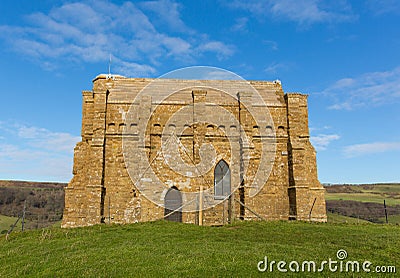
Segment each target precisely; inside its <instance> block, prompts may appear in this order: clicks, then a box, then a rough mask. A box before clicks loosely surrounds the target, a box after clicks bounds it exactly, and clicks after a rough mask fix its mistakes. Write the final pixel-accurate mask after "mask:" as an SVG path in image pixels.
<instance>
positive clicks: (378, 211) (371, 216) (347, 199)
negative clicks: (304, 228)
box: [325, 183, 400, 224]
mask: <svg viewBox="0 0 400 278" xmlns="http://www.w3.org/2000/svg"><path fill="white" fill-rule="evenodd" d="M325 189H326V195H325V199H326V204H327V212H328V221H329V219H331V220H332V221H334V222H340V221H342V220H343V221H344V222H354V221H355V220H357V221H360V220H366V221H371V222H375V223H385V222H386V217H385V208H384V201H385V202H386V211H387V214H388V222H389V223H393V224H395V223H400V184H398V183H393V184H390V183H381V184H360V185H346V184H345V185H327V186H325ZM338 216H344V217H350V218H352V219H348V218H338ZM335 217H336V218H335Z"/></svg>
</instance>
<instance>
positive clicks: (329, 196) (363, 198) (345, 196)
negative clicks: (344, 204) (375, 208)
mask: <svg viewBox="0 0 400 278" xmlns="http://www.w3.org/2000/svg"><path fill="white" fill-rule="evenodd" d="M325 199H326V200H351V201H357V202H371V203H378V204H383V200H386V204H387V205H388V206H394V205H400V199H397V198H391V197H389V196H387V195H380V194H374V193H369V192H365V193H364V192H363V193H326V194H325Z"/></svg>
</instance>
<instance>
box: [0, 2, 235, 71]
mask: <svg viewBox="0 0 400 278" xmlns="http://www.w3.org/2000/svg"><path fill="white" fill-rule="evenodd" d="M147 13H153V14H154V13H155V14H156V15H157V16H153V17H149V16H148V14H147ZM25 19H26V21H25V22H26V24H25V25H22V24H20V25H19V26H9V25H2V26H0V38H2V39H3V40H4V41H6V42H7V43H8V45H9V46H10V47H11V49H12V50H13V51H16V52H18V53H21V54H22V55H25V57H28V58H31V59H33V60H34V61H35V62H38V63H41V64H42V65H43V68H45V69H48V70H53V69H55V68H57V65H58V66H59V65H61V64H64V63H65V61H67V62H74V63H81V62H86V63H97V62H105V61H107V60H108V57H109V54H110V53H111V54H112V55H113V56H114V57H115V58H116V59H115V60H114V61H115V62H116V63H118V62H120V65H117V64H115V68H114V69H118V70H123V71H124V74H125V72H126V71H128V69H129V68H132V69H133V72H132V73H130V74H128V75H129V76H132V75H135V74H137V73H138V72H139V73H141V74H142V75H144V76H146V75H149V74H153V73H154V72H155V66H156V65H159V64H160V63H161V62H164V61H165V60H166V59H173V60H185V61H193V60H194V59H195V58H196V57H197V56H198V55H201V53H202V52H205V51H207V52H210V53H212V54H214V55H216V56H217V57H218V58H221V57H227V56H230V55H232V54H233V52H234V49H233V48H232V47H231V46H229V45H225V44H224V43H223V42H221V41H216V40H209V39H207V35H206V34H197V33H196V32H194V31H193V30H191V29H190V28H188V27H187V26H186V25H185V23H184V22H183V21H182V19H181V15H180V4H178V3H175V2H174V1H171V0H161V1H152V2H145V3H139V4H133V3H132V2H124V3H123V4H121V5H117V4H113V3H110V2H108V1H91V0H88V1H84V2H73V3H68V2H67V3H65V4H62V5H61V6H57V7H55V8H53V9H52V10H50V12H49V13H47V14H44V13H34V14H30V15H28V16H27V17H26V18H25ZM157 21H161V22H163V23H164V24H160V25H161V27H160V26H158V27H156V25H155V24H156V22H157ZM164 26H167V27H169V29H170V30H173V32H171V31H170V32H169V33H166V32H165V31H161V30H164V29H165V28H164ZM173 34H174V35H173ZM178 35H179V36H178ZM199 50H201V51H199ZM116 73H120V72H116Z"/></svg>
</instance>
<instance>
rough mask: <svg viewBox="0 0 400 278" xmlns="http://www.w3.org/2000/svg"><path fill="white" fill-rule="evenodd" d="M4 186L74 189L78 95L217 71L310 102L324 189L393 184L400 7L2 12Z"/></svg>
mask: <svg viewBox="0 0 400 278" xmlns="http://www.w3.org/2000/svg"><path fill="white" fill-rule="evenodd" d="M0 11H1V14H2V16H1V17H0V45H1V51H0V55H1V56H0V58H1V67H0V72H1V74H0V83H1V85H2V89H1V96H2V97H1V102H0V179H22V180H38V181H64V182H66V181H69V179H70V178H71V177H72V174H71V171H72V158H73V147H74V145H75V143H76V142H78V141H79V140H80V137H79V136H80V128H81V91H82V90H90V89H91V86H92V83H91V80H92V79H93V78H94V77H95V76H96V75H98V74H100V73H106V72H107V71H108V61H109V55H110V53H111V54H112V72H113V73H118V74H122V75H125V76H129V77H158V76H160V75H162V74H165V73H167V72H169V71H171V70H175V69H178V68H182V67H188V66H196V65H200V66H215V67H220V68H223V69H227V70H230V71H232V72H234V73H236V74H238V75H240V76H242V77H243V78H245V79H249V80H275V79H279V80H281V81H282V85H283V88H284V90H285V91H286V92H302V93H306V94H309V125H310V132H311V140H312V142H313V144H314V146H315V147H316V149H317V152H318V154H317V161H318V173H319V179H320V181H321V182H324V183H370V182H400V169H399V165H400V163H399V162H400V128H399V122H400V113H399V105H400V51H399V50H400V29H399V27H398V26H400V2H399V1H397V0H386V1H378V0H365V1H345V0H337V1H322V0H321V1H318V0H299V1H294V0H293V1H290V0H265V1H252V0H250V1H224V0H221V1H218V0H217V1H172V0H171V1H170V0H166V1H148V2H146V1H133V2H125V1H49V0H43V1H9V0H2V1H1V2H0Z"/></svg>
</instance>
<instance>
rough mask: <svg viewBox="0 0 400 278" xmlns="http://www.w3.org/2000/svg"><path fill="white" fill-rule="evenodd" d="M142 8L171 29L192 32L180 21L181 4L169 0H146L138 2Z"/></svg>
mask: <svg viewBox="0 0 400 278" xmlns="http://www.w3.org/2000/svg"><path fill="white" fill-rule="evenodd" d="M139 6H140V7H141V8H143V9H144V10H148V11H152V12H154V13H155V14H156V15H157V18H158V19H159V20H160V21H161V23H162V24H164V23H165V24H166V25H167V26H168V27H169V29H170V30H171V31H175V32H188V33H193V32H194V31H193V30H192V29H190V28H189V27H188V26H186V24H185V23H184V22H183V21H182V19H181V16H180V10H181V8H182V7H181V4H179V3H175V2H174V1H170V0H159V1H146V2H141V3H139Z"/></svg>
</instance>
